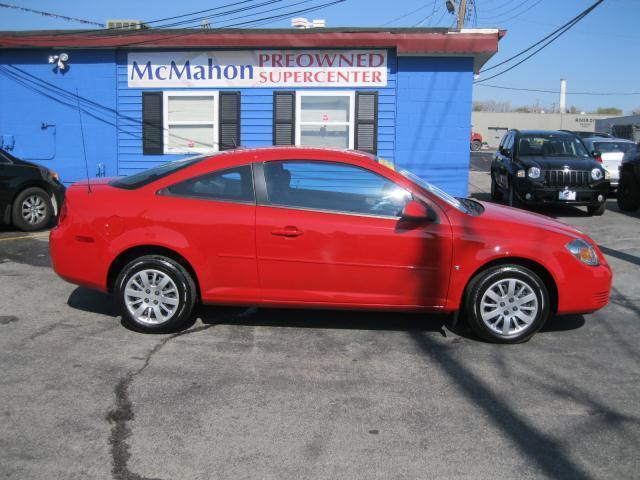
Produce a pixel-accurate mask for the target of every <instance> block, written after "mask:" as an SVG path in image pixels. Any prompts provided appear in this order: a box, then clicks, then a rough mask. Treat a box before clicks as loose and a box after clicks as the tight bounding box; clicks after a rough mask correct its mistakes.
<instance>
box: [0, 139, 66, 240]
mask: <svg viewBox="0 0 640 480" xmlns="http://www.w3.org/2000/svg"><path fill="white" fill-rule="evenodd" d="M64 192H65V188H64V185H63V184H62V183H60V179H59V178H58V174H57V173H55V172H53V171H51V170H49V169H47V168H45V167H41V166H39V165H36V164H35V163H31V162H27V161H25V160H19V159H17V158H16V157H14V156H13V155H10V154H9V153H7V152H5V151H4V150H2V149H0V223H8V224H13V225H14V226H15V227H17V228H19V229H20V230H25V231H32V230H38V229H40V228H45V227H47V226H48V225H49V223H50V221H51V219H52V218H53V217H55V216H57V214H58V212H59V210H60V206H62V201H63V200H64Z"/></svg>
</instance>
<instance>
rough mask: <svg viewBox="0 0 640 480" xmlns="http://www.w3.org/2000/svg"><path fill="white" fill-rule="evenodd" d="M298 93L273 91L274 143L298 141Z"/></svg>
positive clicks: (290, 143) (289, 143)
mask: <svg viewBox="0 0 640 480" xmlns="http://www.w3.org/2000/svg"><path fill="white" fill-rule="evenodd" d="M295 133H296V93H295V92H273V144H274V145H293V144H295V143H296V139H295Z"/></svg>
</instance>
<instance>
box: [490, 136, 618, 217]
mask: <svg viewBox="0 0 640 480" xmlns="http://www.w3.org/2000/svg"><path fill="white" fill-rule="evenodd" d="M609 189H610V184H609V173H608V172H607V170H606V169H605V168H604V167H603V166H602V164H600V163H598V162H597V161H596V160H595V159H594V158H593V156H592V155H591V154H590V153H589V152H588V151H587V149H586V147H585V145H584V143H583V142H582V140H581V139H580V138H578V137H577V136H576V135H574V134H573V133H571V132H563V131H548V130H542V131H535V130H522V131H520V130H510V131H509V132H508V133H507V134H506V135H505V136H504V138H503V139H502V141H501V142H500V147H499V149H498V151H497V152H496V153H495V155H494V157H493V161H492V162H491V198H492V199H493V200H502V199H503V198H505V199H506V200H507V201H508V203H509V205H511V206H518V205H520V204H524V205H535V204H545V203H549V204H565V205H567V204H568V205H575V206H586V207H587V210H588V211H589V214H590V215H602V214H603V213H604V211H605V202H606V199H607V193H608V192H609Z"/></svg>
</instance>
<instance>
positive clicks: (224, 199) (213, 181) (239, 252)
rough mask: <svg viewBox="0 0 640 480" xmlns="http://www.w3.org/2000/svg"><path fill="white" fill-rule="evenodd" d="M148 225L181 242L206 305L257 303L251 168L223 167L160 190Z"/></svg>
mask: <svg viewBox="0 0 640 480" xmlns="http://www.w3.org/2000/svg"><path fill="white" fill-rule="evenodd" d="M157 193H158V195H157V196H156V202H154V205H155V206H154V209H153V210H152V211H149V212H147V214H146V215H147V217H148V218H149V221H150V223H152V224H155V225H163V226H164V227H166V228H168V231H167V235H170V234H171V235H173V232H177V233H178V234H179V235H180V236H181V237H182V238H184V245H183V247H184V248H185V249H187V251H188V252H190V255H191V260H192V262H193V263H194V268H196V270H197V271H198V280H199V286H200V291H201V295H202V299H203V300H204V301H205V302H231V303H236V302H238V303H246V302H254V301H257V300H259V299H260V286H259V283H258V274H257V269H256V257H255V209H256V205H255V194H254V189H253V178H252V171H251V166H250V165H242V166H234V167H229V168H222V169H220V170H216V171H213V172H210V173H206V174H204V175H198V176H195V177H193V178H190V179H187V180H183V181H180V182H178V183H175V184H173V185H169V186H167V187H165V188H163V189H161V190H160V191H159V192H157Z"/></svg>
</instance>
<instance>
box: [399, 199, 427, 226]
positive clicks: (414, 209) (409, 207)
mask: <svg viewBox="0 0 640 480" xmlns="http://www.w3.org/2000/svg"><path fill="white" fill-rule="evenodd" d="M402 219H403V220H411V221H420V220H421V221H425V222H429V221H432V220H433V213H432V212H431V211H430V210H429V209H428V208H427V207H426V205H425V204H423V203H421V202H418V201H417V200H411V201H409V203H407V204H406V205H405V206H404V208H403V209H402Z"/></svg>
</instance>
